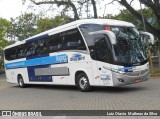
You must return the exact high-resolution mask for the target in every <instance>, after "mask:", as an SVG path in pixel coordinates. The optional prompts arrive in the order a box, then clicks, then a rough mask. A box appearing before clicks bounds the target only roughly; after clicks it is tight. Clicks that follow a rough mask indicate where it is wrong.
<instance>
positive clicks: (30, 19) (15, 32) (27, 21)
mask: <svg viewBox="0 0 160 119" xmlns="http://www.w3.org/2000/svg"><path fill="white" fill-rule="evenodd" d="M38 19H39V16H37V15H35V14H33V13H25V14H22V15H21V16H19V17H17V18H15V19H11V22H12V29H11V30H10V31H9V34H10V36H11V38H14V39H18V40H20V41H21V40H24V39H26V38H28V37H31V36H33V35H35V34H36V30H37V21H38Z"/></svg>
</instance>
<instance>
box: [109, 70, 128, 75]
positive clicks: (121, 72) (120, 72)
mask: <svg viewBox="0 0 160 119" xmlns="http://www.w3.org/2000/svg"><path fill="white" fill-rule="evenodd" d="M111 71H113V72H116V73H119V74H125V73H126V72H124V71H122V70H117V69H112V70H111Z"/></svg>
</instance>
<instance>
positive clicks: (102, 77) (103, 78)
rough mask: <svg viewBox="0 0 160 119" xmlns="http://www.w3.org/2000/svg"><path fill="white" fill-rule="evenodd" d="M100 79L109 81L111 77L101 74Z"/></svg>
mask: <svg viewBox="0 0 160 119" xmlns="http://www.w3.org/2000/svg"><path fill="white" fill-rule="evenodd" d="M100 77H101V80H111V76H110V75H109V74H102V75H100Z"/></svg>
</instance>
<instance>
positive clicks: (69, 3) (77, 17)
mask: <svg viewBox="0 0 160 119" xmlns="http://www.w3.org/2000/svg"><path fill="white" fill-rule="evenodd" d="M30 1H31V2H33V3H34V4H35V5H41V4H56V5H58V6H68V5H69V6H70V7H71V8H72V9H73V12H74V19H75V20H77V19H79V16H78V13H77V9H76V7H75V5H74V4H73V3H72V2H71V0H68V1H63V0H62V1H57V0H53V1H42V2H36V1H35V0H30Z"/></svg>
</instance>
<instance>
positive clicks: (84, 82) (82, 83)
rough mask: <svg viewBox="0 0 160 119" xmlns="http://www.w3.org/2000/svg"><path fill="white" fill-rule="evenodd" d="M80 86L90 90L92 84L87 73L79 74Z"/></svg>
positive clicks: (85, 90) (81, 88) (84, 89)
mask: <svg viewBox="0 0 160 119" xmlns="http://www.w3.org/2000/svg"><path fill="white" fill-rule="evenodd" d="M77 84H78V88H79V89H80V90H81V91H83V92H87V91H90V88H91V87H90V84H89V80H88V77H87V75H86V74H85V73H80V74H79V75H78V82H77Z"/></svg>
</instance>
